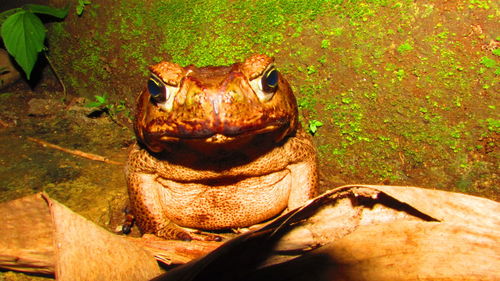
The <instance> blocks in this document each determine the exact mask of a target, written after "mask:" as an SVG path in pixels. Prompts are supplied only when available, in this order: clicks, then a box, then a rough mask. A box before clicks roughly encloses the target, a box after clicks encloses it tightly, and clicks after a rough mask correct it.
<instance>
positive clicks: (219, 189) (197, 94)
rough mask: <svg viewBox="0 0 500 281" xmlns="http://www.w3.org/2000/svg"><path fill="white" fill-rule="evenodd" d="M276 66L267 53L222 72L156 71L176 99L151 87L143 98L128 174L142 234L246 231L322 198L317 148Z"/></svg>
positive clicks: (171, 67) (162, 66)
mask: <svg viewBox="0 0 500 281" xmlns="http://www.w3.org/2000/svg"><path fill="white" fill-rule="evenodd" d="M273 69H274V63H273V59H272V58H270V57H267V56H265V55H253V56H251V57H250V58H248V59H247V60H245V61H244V62H242V63H236V64H233V65H231V66H223V67H203V68H196V67H194V66H187V67H181V66H179V65H177V64H174V63H170V62H162V63H159V64H157V65H154V66H152V67H151V68H150V70H151V72H152V75H154V76H155V79H157V80H160V82H159V84H160V85H165V89H167V90H168V91H169V95H165V97H164V98H162V99H157V98H156V97H157V96H155V94H154V93H153V94H152V93H150V91H149V90H148V89H146V90H144V91H143V92H142V93H141V95H140V96H139V98H138V101H137V111H136V118H135V131H136V136H137V139H138V144H136V145H134V146H133V148H132V150H131V152H130V155H129V159H128V163H127V167H126V177H127V184H128V191H129V196H130V203H131V208H132V211H133V213H134V215H135V217H136V222H137V224H138V226H139V228H140V229H141V231H142V232H143V233H154V234H156V235H158V236H160V237H165V238H174V239H175V238H177V239H191V238H193V237H192V236H191V235H190V234H189V233H188V232H187V231H186V230H184V229H182V228H180V227H179V226H181V227H189V228H195V229H204V230H220V229H228V228H238V227H247V226H251V225H253V224H256V223H259V222H263V221H265V220H267V219H270V218H272V217H274V216H276V215H278V214H280V213H281V212H283V211H284V210H285V209H287V208H288V209H293V208H295V207H298V206H300V205H301V204H303V203H304V202H305V201H307V200H308V199H310V198H312V197H313V196H315V195H316V193H317V164H316V161H317V160H316V151H315V148H314V146H313V144H312V141H311V137H310V136H309V135H308V134H307V133H305V132H304V130H303V129H302V128H301V127H300V125H299V123H298V113H297V104H296V100H295V97H294V95H293V93H292V90H291V88H290V86H289V85H288V83H287V81H286V80H285V79H284V78H283V77H282V76H281V74H278V75H277V76H272V75H270V74H276V73H277V72H276V73H273V72H272V70H273ZM268 76H269V77H271V79H266V77H268ZM272 77H276V78H277V79H278V80H277V83H275V84H273V83H269V81H270V82H274V81H275V80H273V79H272ZM266 81H267V82H268V83H266ZM262 83H264V84H265V85H272V86H273V87H268V86H265V85H264V84H262ZM263 85H264V86H263ZM153 96H154V98H153Z"/></svg>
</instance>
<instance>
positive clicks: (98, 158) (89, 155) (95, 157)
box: [27, 137, 123, 165]
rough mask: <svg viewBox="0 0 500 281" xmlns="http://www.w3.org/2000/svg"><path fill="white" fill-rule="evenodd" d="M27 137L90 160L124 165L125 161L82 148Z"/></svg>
mask: <svg viewBox="0 0 500 281" xmlns="http://www.w3.org/2000/svg"><path fill="white" fill-rule="evenodd" d="M27 138H28V140H29V141H32V142H36V143H38V144H40V145H43V146H48V147H50V148H53V149H57V150H60V151H64V152H66V153H70V154H73V155H77V156H80V157H83V158H87V159H90V160H95V161H101V162H104V163H108V164H113V165H123V163H121V162H117V161H113V160H109V159H107V158H105V157H103V156H100V155H97V154H92V153H86V152H83V151H80V150H75V149H68V148H64V147H61V146H58V145H55V144H51V143H48V142H46V141H43V140H40V139H37V138H32V137H27Z"/></svg>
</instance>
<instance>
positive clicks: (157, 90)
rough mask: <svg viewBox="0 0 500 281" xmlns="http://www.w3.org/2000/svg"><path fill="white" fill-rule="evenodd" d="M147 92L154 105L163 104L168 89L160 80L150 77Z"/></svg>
mask: <svg viewBox="0 0 500 281" xmlns="http://www.w3.org/2000/svg"><path fill="white" fill-rule="evenodd" d="M148 91H149V94H150V95H151V98H152V99H153V100H154V101H155V102H156V103H163V102H165V101H166V100H167V98H168V89H167V87H166V85H165V83H163V82H162V81H160V79H158V78H157V77H155V76H151V78H149V81H148Z"/></svg>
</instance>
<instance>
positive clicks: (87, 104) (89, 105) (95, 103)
mask: <svg viewBox="0 0 500 281" xmlns="http://www.w3.org/2000/svg"><path fill="white" fill-rule="evenodd" d="M101 105H102V103H100V102H97V101H92V102H89V103H86V104H85V107H99V106H101Z"/></svg>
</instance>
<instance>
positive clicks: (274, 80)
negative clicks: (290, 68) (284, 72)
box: [266, 69, 278, 88]
mask: <svg viewBox="0 0 500 281" xmlns="http://www.w3.org/2000/svg"><path fill="white" fill-rule="evenodd" d="M266 84H267V86H269V87H271V88H274V87H276V85H277V84H278V71H277V70H276V69H273V70H271V71H269V72H268V73H267V76H266Z"/></svg>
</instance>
